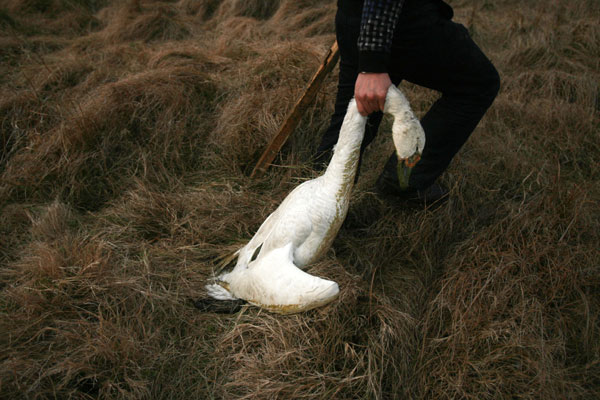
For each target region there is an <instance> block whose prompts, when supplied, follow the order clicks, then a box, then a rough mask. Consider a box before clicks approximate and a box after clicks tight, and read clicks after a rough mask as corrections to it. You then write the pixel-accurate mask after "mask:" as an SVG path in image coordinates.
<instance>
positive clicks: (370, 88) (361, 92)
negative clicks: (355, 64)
mask: <svg viewBox="0 0 600 400" xmlns="http://www.w3.org/2000/svg"><path fill="white" fill-rule="evenodd" d="M391 84H392V80H391V79H390V76H389V75H388V74H387V73H386V72H383V73H360V74H358V78H356V84H355V85H354V98H355V99H356V106H357V108H358V112H359V113H360V114H361V115H363V116H367V115H369V114H371V113H374V112H376V111H383V106H384V105H385V97H386V95H387V90H388V88H389V87H390V86H391Z"/></svg>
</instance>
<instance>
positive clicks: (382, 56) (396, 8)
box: [358, 0, 404, 72]
mask: <svg viewBox="0 0 600 400" xmlns="http://www.w3.org/2000/svg"><path fill="white" fill-rule="evenodd" d="M403 5H404V0H365V2H364V5H363V11H362V18H361V23H360V35H359V36H358V67H359V71H360V72H387V71H388V63H389V61H390V50H391V47H392V39H393V37H394V29H395V27H396V23H397V22H398V19H399V17H400V12H401V11H402V6H403Z"/></svg>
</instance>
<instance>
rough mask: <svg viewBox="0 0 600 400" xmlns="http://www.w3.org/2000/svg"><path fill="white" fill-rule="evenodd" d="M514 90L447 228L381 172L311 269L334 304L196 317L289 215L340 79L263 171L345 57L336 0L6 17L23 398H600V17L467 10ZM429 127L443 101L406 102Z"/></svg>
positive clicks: (489, 121) (0, 270)
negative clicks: (325, 69)
mask: <svg viewBox="0 0 600 400" xmlns="http://www.w3.org/2000/svg"><path fill="white" fill-rule="evenodd" d="M452 4H453V6H454V7H455V10H456V19H457V20H458V21H460V22H462V23H464V24H465V25H466V26H467V27H468V28H469V30H470V32H471V34H472V35H473V37H474V38H475V40H476V41H477V42H478V43H479V44H480V45H481V46H482V47H483V48H484V49H485V51H486V53H487V54H489V55H490V57H491V58H492V60H493V61H494V63H495V65H496V66H497V67H498V69H499V71H500V73H501V76H502V82H503V84H502V85H503V87H502V90H501V92H500V95H499V97H498V98H497V100H496V102H495V103H494V105H493V106H492V108H491V109H490V111H489V112H488V114H487V115H486V117H485V118H484V120H483V121H482V123H481V124H480V125H479V127H478V128H477V130H476V132H475V133H474V135H473V137H472V139H471V140H470V141H469V142H468V143H467V145H466V146H465V148H464V149H463V150H462V151H461V153H460V155H459V156H458V157H457V159H456V160H455V161H454V162H453V165H452V166H451V168H450V170H449V171H448V173H447V174H446V175H445V176H444V178H443V179H444V181H445V182H446V183H447V184H448V185H449V186H450V187H451V188H452V199H451V201H450V203H449V204H448V205H447V206H445V207H443V208H440V209H438V210H436V211H426V210H414V209H406V208H405V207H403V206H402V205H400V204H397V205H394V204H390V203H389V202H386V201H384V200H382V199H379V198H378V196H377V195H376V194H375V191H374V190H373V184H374V181H375V179H376V177H377V175H378V173H379V171H380V170H381V168H382V167H383V163H384V162H385V159H386V156H387V154H388V153H389V152H390V151H391V143H390V138H389V137H388V135H386V134H381V135H380V136H379V138H378V139H377V140H376V141H375V142H374V143H373V144H372V145H371V146H370V147H369V149H368V150H367V153H366V155H365V162H364V164H363V171H362V174H361V177H360V179H359V182H358V185H357V188H356V190H355V193H354V194H353V198H352V202H351V207H350V210H349V214H348V218H347V220H346V222H345V223H344V226H343V227H342V229H341V231H340V233H339V235H338V237H337V238H336V241H335V243H334V245H333V247H332V249H331V250H330V251H329V252H328V253H327V255H326V257H325V258H324V259H323V260H321V261H320V262H318V263H317V264H316V265H314V266H312V267H311V269H310V271H311V272H312V273H315V274H318V275H320V276H325V277H327V278H329V279H334V280H336V281H337V282H338V283H339V284H340V287H341V293H340V298H339V299H338V300H336V301H335V302H334V303H333V304H331V305H329V306H327V307H324V308H322V309H317V310H313V311H311V312H308V313H304V314H300V315H292V316H277V315H272V314H268V313H265V312H263V311H261V310H258V309H256V308H253V307H244V308H243V309H242V311H240V312H239V313H237V314H234V315H217V314H210V313H201V312H199V311H198V310H196V309H195V308H194V307H193V303H192V302H191V299H194V298H197V297H202V296H204V289H203V285H204V283H205V281H206V279H207V277H209V276H210V275H211V273H212V270H213V267H214V266H215V265H216V263H217V262H218V260H219V259H220V258H222V257H224V256H226V255H227V254H229V253H230V252H231V251H233V250H235V249H237V248H238V247H239V246H240V245H242V244H243V243H244V242H245V241H246V240H248V239H249V238H250V237H251V236H252V234H253V232H254V231H255V230H256V229H257V228H258V226H259V225H260V224H261V222H262V221H263V220H264V218H265V217H266V216H267V215H268V214H269V213H270V212H271V211H273V210H274V208H275V207H276V206H277V205H278V204H279V202H280V201H281V200H282V199H283V198H284V197H285V196H286V194H287V193H288V192H289V191H290V190H291V189H292V188H293V187H295V186H296V185H297V184H298V183H299V182H301V181H303V180H305V179H309V178H310V177H312V176H314V175H315V174H316V173H315V172H314V171H313V170H312V168H311V163H310V157H311V154H312V152H313V151H314V149H315V148H316V146H317V144H318V141H319V137H320V135H321V133H322V132H323V130H324V129H325V128H326V126H327V124H328V121H329V116H330V112H331V111H332V108H333V102H334V96H335V85H336V83H335V80H336V77H335V74H332V76H330V77H329V78H328V79H327V81H326V83H325V85H324V87H323V89H322V90H321V92H320V93H319V95H318V96H317V99H316V101H315V103H314V106H313V107H311V108H310V109H309V110H308V111H307V113H306V115H305V116H304V118H303V120H302V123H301V124H300V126H299V127H298V129H297V130H296V132H295V134H294V135H293V137H292V138H291V140H290V142H289V143H288V144H287V145H286V146H285V147H284V149H283V151H282V153H281V154H280V155H279V157H278V159H277V160H276V166H274V167H273V168H271V170H270V171H269V172H268V174H267V175H266V176H265V177H263V178H259V179H252V180H251V179H249V178H248V176H247V174H248V172H249V171H250V170H251V169H252V167H253V166H254V163H255V162H256V161H257V159H258V157H259V156H260V153H261V152H262V150H263V148H264V146H265V145H266V143H268V141H269V139H270V138H271V137H272V135H273V134H275V132H276V131H277V129H278V127H279V125H280V124H281V122H282V121H283V118H284V117H285V115H286V113H287V112H288V111H289V110H290V108H291V106H292V105H293V104H294V102H295V100H296V98H297V96H298V95H299V94H300V93H301V91H302V89H303V87H304V85H305V84H306V82H308V80H309V79H310V77H311V76H312V74H313V72H314V71H315V70H316V68H317V66H318V65H319V63H320V61H321V58H322V57H323V55H324V54H325V53H326V51H327V49H328V48H329V46H330V45H331V43H332V42H333V40H334V32H333V15H334V13H335V2H333V1H328V2H322V1H301V2H298V1H291V0H281V1H263V0H252V1H238V0H203V1H190V0H179V1H162V2H161V1H151V0H139V1H127V2H121V1H114V0H112V1H111V0H102V1H80V0H35V1H34V0H9V1H6V2H3V3H2V5H0V32H1V35H0V50H1V51H0V87H1V93H2V95H1V96H0V129H1V131H0V207H1V209H0V332H1V333H2V335H0V397H2V398H28V399H29V398H30V399H44V398H80V399H92V398H94V399H95V398H110V399H115V398H117V399H140V398H147V399H154V398H180V399H188V398H223V399H234V398H237V399H254V398H257V399H263V398H302V399H322V398H340V399H354V398H372V399H394V398H396V399H405V398H423V399H430V398H436V399H438V398H440V399H444V398H453V399H454V398H460V399H462V398H464V399H496V398H527V399H546V398H572V399H591V398H598V397H600V298H599V295H598V293H599V289H600V270H599V265H600V250H599V246H598V243H600V235H599V233H598V232H600V207H599V199H600V193H599V189H598V188H599V187H600V185H599V180H598V176H600V175H599V172H600V171H599V169H600V168H599V163H598V160H599V159H600V141H599V136H598V132H599V128H600V118H599V116H598V115H599V114H598V112H599V110H600V106H599V104H600V97H599V96H600V89H599V83H598V82H600V72H599V71H600V64H599V61H598V60H600V28H599V27H598V24H597V21H598V19H599V18H600V7H599V5H598V3H597V2H596V1H595V0H587V1H578V2H569V1H566V0H558V1H556V2H554V3H552V4H551V5H548V4H547V2H542V1H540V0H531V1H526V2H522V1H521V2H517V1H509V0H506V1H497V2H488V1H485V2H478V1H477V2H476V1H470V0H455V1H452ZM403 88H404V89H405V90H406V92H407V94H408V97H409V98H410V100H411V104H412V105H413V107H414V108H415V110H416V112H417V113H418V114H419V115H422V114H423V112H424V111H425V110H426V109H427V108H428V107H429V105H430V104H431V103H432V102H433V101H434V100H435V99H436V97H437V94H435V93H433V92H431V91H428V90H424V89H422V88H418V87H415V86H413V85H410V84H403Z"/></svg>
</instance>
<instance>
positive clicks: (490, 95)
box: [481, 63, 500, 107]
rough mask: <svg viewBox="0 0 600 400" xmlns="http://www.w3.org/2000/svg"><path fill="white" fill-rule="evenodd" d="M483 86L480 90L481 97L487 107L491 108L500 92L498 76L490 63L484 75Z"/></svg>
mask: <svg viewBox="0 0 600 400" xmlns="http://www.w3.org/2000/svg"><path fill="white" fill-rule="evenodd" d="M483 82H484V85H483V88H482V92H481V95H482V97H483V98H484V99H485V102H486V103H487V106H488V107H489V106H491V105H492V103H493V102H494V99H495V98H496V96H498V92H499V91H500V74H499V73H498V70H496V67H494V65H493V64H492V63H490V64H489V68H487V71H486V73H485V79H484V81H483Z"/></svg>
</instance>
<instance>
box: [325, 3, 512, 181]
mask: <svg viewBox="0 0 600 400" xmlns="http://www.w3.org/2000/svg"><path fill="white" fill-rule="evenodd" d="M357 4H358V6H357ZM411 4H419V6H414V7H410V6H411ZM361 8H362V1H360V0H339V1H338V11H337V14H336V21H335V23H336V36H337V41H338V46H339V49H340V73H339V83H338V92H337V97H336V103H335V111H334V114H333V116H332V118H331V122H330V125H329V128H328V129H327V131H326V132H325V134H324V136H323V138H322V142H321V144H320V145H319V147H318V149H317V156H316V165H319V164H320V165H323V164H324V163H326V162H327V161H328V159H329V157H330V156H331V150H332V148H333V146H334V145H335V143H336V142H337V139H338V136H339V131H340V128H341V126H342V121H343V119H344V115H345V113H346V110H347V108H348V103H349V102H350V99H351V98H352V96H353V95H354V84H355V82H356V78H357V76H358V73H359V71H358V48H357V44H356V42H357V39H358V34H359V30H360V17H361ZM451 18H452V9H451V8H450V7H449V6H448V5H446V4H445V3H443V2H441V1H439V0H418V2H417V1H412V2H411V0H407V1H406V4H405V9H403V11H402V14H401V17H400V20H399V21H398V24H397V27H396V30H395V32H394V39H393V44H392V60H391V63H390V65H389V74H390V78H391V80H392V82H393V83H394V84H395V85H398V84H400V82H401V81H402V80H404V79H406V80H407V81H409V82H412V83H415V84H417V85H420V86H424V87H427V88H430V89H434V90H436V91H439V92H441V97H440V98H439V99H438V100H437V101H436V102H435V103H434V104H433V106H432V107H431V108H430V109H429V111H428V112H427V114H426V115H425V116H424V117H423V118H422V120H421V125H422V126H423V129H424V130H425V137H426V144H425V148H424V150H423V154H422V156H421V160H420V161H419V162H418V163H417V165H416V166H415V167H414V169H413V171H412V173H411V175H410V181H409V185H410V186H411V187H413V188H416V189H424V188H426V187H428V186H430V185H431V184H432V183H433V182H434V181H435V180H436V179H437V178H438V177H439V176H440V175H441V174H442V173H443V172H444V171H445V170H446V168H447V167H448V165H449V164H450V161H451V160H452V158H453V157H454V155H455V154H456V153H457V152H458V151H459V149H460V148H461V146H462V145H463V144H464V143H465V142H466V140H467V139H468V137H469V135H470V134H471V132H473V130H474V129H475V127H476V126H477V124H478V123H479V121H480V120H481V118H482V117H483V115H484V114H485V112H486V111H487V109H488V108H489V106H490V105H491V104H492V102H493V101H494V98H495V97H496V95H497V93H498V90H499V87H500V77H499V76H498V72H497V71H496V69H495V68H494V66H493V65H492V63H491V62H490V60H489V59H488V58H487V57H486V56H485V55H484V54H483V52H482V51H481V50H480V49H479V47H478V46H477V45H476V44H475V42H473V40H472V39H471V37H470V35H469V32H468V31H467V29H466V28H465V27H464V26H463V25H461V24H457V23H455V22H452V21H451ZM381 119H382V113H381V112H378V113H374V114H371V115H370V116H369V119H368V122H367V128H366V131H365V138H364V140H363V143H362V148H361V154H362V151H364V149H365V147H366V146H367V145H369V143H371V142H372V141H373V139H374V138H375V135H376V133H377V129H378V128H379V124H380V122H381ZM396 165H397V158H396V156H395V154H392V155H391V156H390V157H389V159H388V162H387V164H386V166H385V169H386V170H387V171H388V172H389V173H393V174H394V175H395V174H396ZM359 168H360V167H359Z"/></svg>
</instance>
